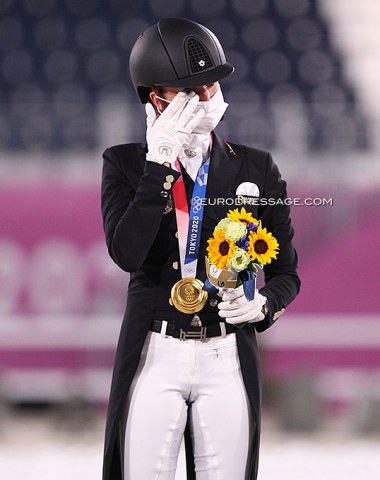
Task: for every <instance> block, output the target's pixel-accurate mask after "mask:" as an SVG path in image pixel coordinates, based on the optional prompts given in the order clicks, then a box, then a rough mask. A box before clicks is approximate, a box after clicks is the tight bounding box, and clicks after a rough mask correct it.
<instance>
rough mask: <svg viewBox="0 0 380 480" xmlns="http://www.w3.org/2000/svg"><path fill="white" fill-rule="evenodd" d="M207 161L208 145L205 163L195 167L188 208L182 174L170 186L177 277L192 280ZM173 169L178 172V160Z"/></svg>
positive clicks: (196, 254) (208, 156)
mask: <svg viewBox="0 0 380 480" xmlns="http://www.w3.org/2000/svg"><path fill="white" fill-rule="evenodd" d="M210 158H211V143H210V147H209V149H208V153H207V156H206V158H205V160H203V161H202V164H201V166H200V167H199V170H198V173H197V177H196V179H195V182H194V187H193V192H192V195H191V201H190V208H189V206H188V204H187V198H186V190H185V184H184V181H183V177H182V174H181V176H180V177H179V178H178V180H177V181H176V182H175V184H174V185H173V199H174V206H175V213H176V218H177V226H178V243H179V256H180V264H181V276H182V278H184V277H194V278H195V277H196V273H197V264H198V253H199V246H200V241H201V231H202V221H203V213H204V203H203V202H202V199H203V198H205V197H206V189H207V176H208V169H209V165H210ZM175 167H176V169H177V170H178V172H180V173H181V167H180V164H179V161H178V159H177V160H176V162H175Z"/></svg>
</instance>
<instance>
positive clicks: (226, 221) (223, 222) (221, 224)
mask: <svg viewBox="0 0 380 480" xmlns="http://www.w3.org/2000/svg"><path fill="white" fill-rule="evenodd" d="M230 222H232V220H231V219H230V218H222V220H220V222H219V223H218V224H217V226H216V227H215V228H214V232H215V230H220V229H222V230H224V231H226V228H227V225H228V224H229V223H230Z"/></svg>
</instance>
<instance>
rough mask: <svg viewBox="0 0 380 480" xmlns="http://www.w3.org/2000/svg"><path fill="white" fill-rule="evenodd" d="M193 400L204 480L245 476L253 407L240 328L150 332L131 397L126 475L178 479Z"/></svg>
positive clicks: (198, 465) (129, 479)
mask: <svg viewBox="0 0 380 480" xmlns="http://www.w3.org/2000/svg"><path fill="white" fill-rule="evenodd" d="M188 405H190V406H191V408H190V409H189V421H190V428H191V432H192V437H193V448H194V460H195V471H196V478H197V480H244V479H245V478H246V466H247V459H248V452H249V404H248V398H247V394H246V391H245V387H244V384H243V379H242V375H241V370H240V363H239V358H238V354H237V346H236V336H235V334H234V333H232V334H229V335H227V336H225V337H224V338H223V337H213V338H207V339H206V340H204V341H200V340H189V339H188V340H185V341H181V340H179V339H176V338H173V337H164V336H162V335H161V334H160V333H153V332H149V333H148V336H147V339H146V341H145V345H144V348H143V351H142V354H141V359H140V364H139V367H138V369H137V372H136V375H135V378H134V380H133V383H132V385H131V388H130V392H129V396H128V418H127V425H126V433H125V452H124V453H125V457H124V480H174V478H175V472H176V467H177V459H178V453H179V450H180V445H181V441H182V437H183V432H184V429H185V425H186V421H187V415H188Z"/></svg>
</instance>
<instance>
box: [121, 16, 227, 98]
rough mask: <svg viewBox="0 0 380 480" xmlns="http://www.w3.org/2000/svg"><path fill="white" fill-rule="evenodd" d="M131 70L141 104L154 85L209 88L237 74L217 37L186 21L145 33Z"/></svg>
mask: <svg viewBox="0 0 380 480" xmlns="http://www.w3.org/2000/svg"><path fill="white" fill-rule="evenodd" d="M129 69H130V73H131V77H132V82H133V85H134V87H135V89H136V91H137V94H138V96H139V97H140V100H141V102H142V103H147V102H148V101H149V92H150V91H151V87H152V86H153V85H157V86H162V87H165V86H170V87H184V88H186V87H194V86H198V85H207V84H209V83H212V82H216V81H218V80H221V79H222V78H224V77H227V76H228V75H230V74H231V73H232V72H233V71H234V67H233V66H232V65H230V64H229V63H227V62H226V58H225V55H224V52H223V49H222V46H221V45H220V43H219V40H218V39H217V38H216V36H215V35H214V34H213V33H212V32H210V30H208V29H207V28H206V27H203V26H202V25H200V24H199V23H195V22H193V21H191V20H187V19H185V18H166V19H164V20H160V21H159V22H158V23H157V25H154V26H153V27H150V28H148V29H147V30H145V31H144V32H143V33H142V34H141V35H140V36H139V37H138V39H137V40H136V42H135V44H134V46H133V48H132V52H131V56H130V60H129Z"/></svg>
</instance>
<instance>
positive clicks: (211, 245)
mask: <svg viewBox="0 0 380 480" xmlns="http://www.w3.org/2000/svg"><path fill="white" fill-rule="evenodd" d="M207 243H208V247H207V251H208V258H209V259H210V262H211V263H212V264H214V265H216V266H217V267H218V268H225V267H226V266H227V262H228V261H229V259H230V258H231V256H232V255H233V254H234V253H235V250H236V245H235V244H234V243H233V242H230V241H229V240H227V239H226V238H225V236H224V230H223V229H221V228H220V229H218V230H215V232H214V236H213V237H211V238H209V239H208V240H207Z"/></svg>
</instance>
